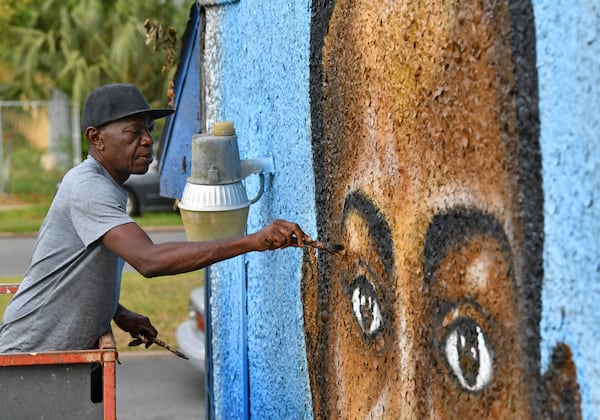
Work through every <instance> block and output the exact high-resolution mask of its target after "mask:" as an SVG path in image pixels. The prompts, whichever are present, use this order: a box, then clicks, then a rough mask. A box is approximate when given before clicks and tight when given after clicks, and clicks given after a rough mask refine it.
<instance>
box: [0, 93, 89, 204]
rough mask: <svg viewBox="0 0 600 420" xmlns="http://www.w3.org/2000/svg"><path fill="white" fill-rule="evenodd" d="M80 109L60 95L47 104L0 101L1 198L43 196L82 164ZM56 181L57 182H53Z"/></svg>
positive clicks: (63, 95)
mask: <svg viewBox="0 0 600 420" xmlns="http://www.w3.org/2000/svg"><path fill="white" fill-rule="evenodd" d="M81 157H82V145H81V131H80V128H79V106H78V105H77V104H73V103H72V101H71V100H70V98H69V97H68V96H67V95H66V94H65V93H63V92H61V91H58V90H56V91H54V92H53V94H52V97H51V98H50V100H48V101H0V194H2V195H3V196H7V195H9V194H17V195H31V194H44V193H45V192H46V193H47V192H48V191H44V190H45V189H46V190H47V189H48V188H51V187H47V186H46V187H44V185H45V184H47V183H51V184H53V183H55V182H56V181H58V180H59V179H60V177H61V175H62V174H64V172H66V171H67V170H68V169H69V168H70V167H72V166H74V165H76V164H78V163H79V162H81ZM54 178H58V179H54Z"/></svg>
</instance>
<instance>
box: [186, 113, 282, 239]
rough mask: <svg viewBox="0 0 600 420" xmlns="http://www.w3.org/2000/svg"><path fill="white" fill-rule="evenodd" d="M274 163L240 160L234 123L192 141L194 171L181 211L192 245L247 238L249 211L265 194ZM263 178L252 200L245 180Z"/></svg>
mask: <svg viewBox="0 0 600 420" xmlns="http://www.w3.org/2000/svg"><path fill="white" fill-rule="evenodd" d="M265 173H274V169H273V159H272V158H262V159H244V160H240V156H239V150H238V143H237V136H236V134H235V127H234V126H233V122H232V121H218V122H216V123H215V124H214V127H213V132H212V134H210V133H208V134H195V135H194V136H193V137H192V170H191V175H190V177H189V178H188V179H187V183H186V185H185V188H184V190H183V195H182V197H181V201H180V202H179V210H180V212H181V218H182V220H183V227H184V229H185V233H186V236H187V239H188V240H189V241H214V240H218V239H225V238H231V237H236V236H242V235H244V232H245V230H246V221H247V219H248V210H249V208H250V205H251V204H254V203H256V202H257V201H258V200H259V199H260V197H261V196H262V193H263V191H264V185H265V177H264V174H265ZM251 174H258V175H259V176H260V189H259V191H258V194H257V195H256V197H255V198H253V199H251V200H249V199H248V196H247V195H246V189H245V188H244V185H243V184H242V180H243V179H245V178H246V177H247V176H248V175H251Z"/></svg>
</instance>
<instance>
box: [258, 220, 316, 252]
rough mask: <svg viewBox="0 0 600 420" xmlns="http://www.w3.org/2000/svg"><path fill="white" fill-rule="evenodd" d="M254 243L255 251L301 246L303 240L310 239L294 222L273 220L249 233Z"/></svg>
mask: <svg viewBox="0 0 600 420" xmlns="http://www.w3.org/2000/svg"><path fill="white" fill-rule="evenodd" d="M250 236H251V237H252V239H253V240H254V241H255V243H256V250H257V251H266V250H273V249H279V248H287V247H288V246H295V247H299V248H302V247H303V246H304V242H305V241H311V240H312V239H311V238H310V236H308V235H307V234H306V233H304V232H303V231H302V229H300V226H298V224H296V223H292V222H288V221H286V220H274V221H273V222H271V224H269V225H268V226H266V227H264V228H262V229H261V230H259V231H258V232H256V233H253V234H252V235H250Z"/></svg>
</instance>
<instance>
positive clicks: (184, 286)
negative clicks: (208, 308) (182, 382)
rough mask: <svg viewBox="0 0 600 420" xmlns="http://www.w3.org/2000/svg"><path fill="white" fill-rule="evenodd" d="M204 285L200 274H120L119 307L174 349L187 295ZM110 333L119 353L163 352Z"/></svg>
mask: <svg viewBox="0 0 600 420" xmlns="http://www.w3.org/2000/svg"><path fill="white" fill-rule="evenodd" d="M20 280H21V279H20V278H16V277H0V283H17V282H19V281H20ZM203 282H204V279H203V276H202V271H195V272H192V273H187V274H178V275H176V276H164V277H157V278H153V279H146V278H144V277H142V276H141V275H140V274H138V273H136V272H127V273H123V281H122V284H121V304H122V305H123V306H125V307H126V308H128V309H130V310H132V311H134V312H138V313H141V314H144V315H146V316H148V317H149V318H150V321H151V322H152V324H153V325H154V326H155V327H156V329H157V330H158V331H159V333H158V337H159V338H160V339H161V340H163V341H164V342H166V343H167V344H169V345H170V346H171V347H173V348H177V342H176V341H175V331H176V330H177V326H178V325H179V324H180V323H181V322H183V321H185V320H186V319H187V318H188V313H189V295H190V291H191V290H192V289H194V288H196V287H198V286H201V285H202V284H203ZM10 297H11V295H0V313H4V309H5V308H6V304H7V303H8V301H9V300H10ZM113 332H114V334H115V338H116V340H117V348H118V350H119V351H151V350H163V349H162V348H161V347H158V346H151V347H150V348H149V349H146V348H145V347H144V346H143V345H141V346H137V347H129V346H128V344H129V342H130V341H131V340H132V338H131V337H130V336H129V334H127V333H125V332H123V331H121V330H120V329H119V327H117V326H115V325H114V324H113Z"/></svg>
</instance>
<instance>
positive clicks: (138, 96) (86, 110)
mask: <svg viewBox="0 0 600 420" xmlns="http://www.w3.org/2000/svg"><path fill="white" fill-rule="evenodd" d="M173 112H175V110H174V109H170V108H155V109H152V108H150V105H148V102H147V101H146V98H144V95H143V94H142V92H141V91H140V90H139V89H138V88H137V86H134V85H132V84H129V83H114V84H110V85H105V86H101V87H99V88H97V89H95V90H93V91H92V93H90V94H89V96H88V97H87V99H86V101H85V104H84V105H83V113H82V116H81V129H82V130H83V131H86V130H87V129H88V127H96V128H99V127H102V126H103V125H106V124H108V123H110V122H113V121H117V120H120V119H123V118H125V117H131V116H135V115H140V114H147V115H149V116H150V117H151V118H152V119H154V120H155V119H158V118H163V117H166V116H167V115H170V114H172V113H173Z"/></svg>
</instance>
